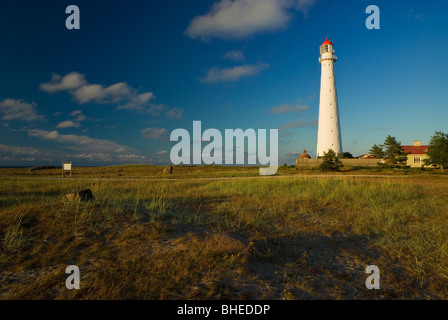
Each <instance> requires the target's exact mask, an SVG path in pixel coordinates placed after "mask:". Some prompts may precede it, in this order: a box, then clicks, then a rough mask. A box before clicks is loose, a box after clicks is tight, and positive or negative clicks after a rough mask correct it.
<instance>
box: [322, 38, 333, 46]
mask: <svg viewBox="0 0 448 320" xmlns="http://www.w3.org/2000/svg"><path fill="white" fill-rule="evenodd" d="M326 44H331V45H333V42H331V41H330V40H328V38H326V39H325V41H324V42H323V43H322V45H326Z"/></svg>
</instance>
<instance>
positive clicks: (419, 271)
mask: <svg viewBox="0 0 448 320" xmlns="http://www.w3.org/2000/svg"><path fill="white" fill-rule="evenodd" d="M60 175H61V172H60V169H59V170H58V169H52V170H40V171H33V172H31V171H30V170H28V169H0V240H1V243H0V299H280V300H281V299H447V298H448V233H447V230H448V201H447V199H448V176H447V175H443V174H440V173H437V172H433V171H421V170H415V171H414V170H406V171H397V170H395V171H381V170H378V169H375V168H372V169H359V168H347V169H346V171H344V172H341V173H338V174H335V175H332V176H326V175H324V174H322V173H320V172H318V171H315V170H311V169H307V170H297V169H296V168H294V167H281V168H280V169H279V172H278V175H277V176H276V177H267V178H266V177H264V178H260V177H259V176H258V169H257V168H250V167H249V168H248V167H216V166H199V167H175V168H174V174H173V175H163V174H162V173H161V168H160V167H156V166H119V167H102V168H75V170H74V172H73V178H72V179H69V178H64V179H60ZM238 177H242V179H237V178H238ZM195 179H196V180H195ZM86 188H90V189H91V190H92V192H93V194H94V196H95V200H94V201H91V202H86V203H84V202H68V201H64V200H63V197H64V195H65V194H67V193H71V192H76V191H79V190H82V189H86ZM68 265H77V266H79V268H80V271H81V283H80V284H81V289H80V290H68V289H67V288H66V287H65V280H66V278H67V277H68V275H67V274H65V268H66V267H67V266H68ZM368 265H377V266H378V267H379V269H380V272H381V280H380V281H381V282H380V283H381V288H380V289H379V290H368V289H367V288H366V286H365V281H366V278H367V276H368V275H367V274H366V273H365V269H366V267H367V266H368Z"/></svg>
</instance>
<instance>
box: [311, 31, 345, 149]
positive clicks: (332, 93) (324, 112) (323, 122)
mask: <svg viewBox="0 0 448 320" xmlns="http://www.w3.org/2000/svg"><path fill="white" fill-rule="evenodd" d="M336 61H337V57H336V56H335V54H334V49H333V43H332V42H331V41H329V40H328V38H327V39H326V40H325V41H324V42H323V43H322V45H321V46H320V57H319V63H320V64H321V65H322V73H321V82H320V101H319V128H318V133H317V151H316V156H317V157H320V156H323V155H324V152H327V151H328V150H329V149H333V151H334V152H336V154H338V153H342V141H341V126H340V123H339V109H338V95H337V92H336V79H335V76H334V63H335V62H336Z"/></svg>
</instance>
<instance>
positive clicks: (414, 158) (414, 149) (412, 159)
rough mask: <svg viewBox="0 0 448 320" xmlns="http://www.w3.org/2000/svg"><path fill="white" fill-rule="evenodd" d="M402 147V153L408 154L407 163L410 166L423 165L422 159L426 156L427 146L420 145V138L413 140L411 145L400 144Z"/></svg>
mask: <svg viewBox="0 0 448 320" xmlns="http://www.w3.org/2000/svg"><path fill="white" fill-rule="evenodd" d="M401 147H402V148H403V151H404V153H407V154H408V161H407V163H406V164H407V165H408V166H410V167H414V168H415V167H421V166H423V160H424V159H426V158H427V157H428V155H427V154H426V152H427V151H428V147H429V146H426V145H422V142H421V141H420V140H415V141H414V144H413V145H412V146H401Z"/></svg>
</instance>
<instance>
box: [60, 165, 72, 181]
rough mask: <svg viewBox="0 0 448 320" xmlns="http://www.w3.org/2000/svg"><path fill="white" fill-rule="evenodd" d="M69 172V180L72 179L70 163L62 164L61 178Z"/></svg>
mask: <svg viewBox="0 0 448 320" xmlns="http://www.w3.org/2000/svg"><path fill="white" fill-rule="evenodd" d="M65 171H70V178H71V177H72V163H71V162H62V178H64V172H65Z"/></svg>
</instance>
